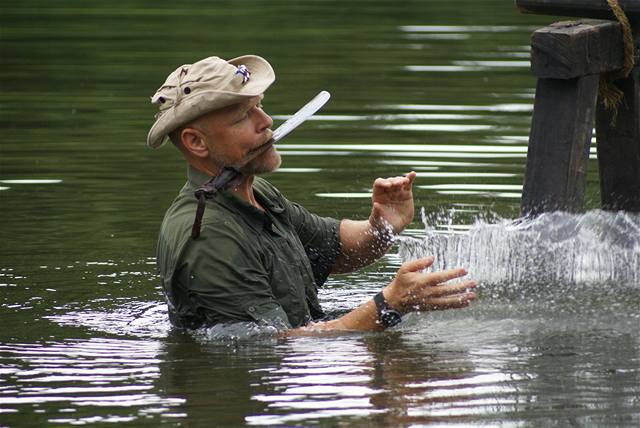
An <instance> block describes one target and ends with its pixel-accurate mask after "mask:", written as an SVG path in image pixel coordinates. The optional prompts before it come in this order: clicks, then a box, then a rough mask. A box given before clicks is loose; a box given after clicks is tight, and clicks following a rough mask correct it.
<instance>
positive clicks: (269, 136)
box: [249, 129, 273, 155]
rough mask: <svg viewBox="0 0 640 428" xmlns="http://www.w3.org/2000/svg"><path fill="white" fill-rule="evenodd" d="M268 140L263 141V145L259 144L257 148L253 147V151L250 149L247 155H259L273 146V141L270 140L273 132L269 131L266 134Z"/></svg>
mask: <svg viewBox="0 0 640 428" xmlns="http://www.w3.org/2000/svg"><path fill="white" fill-rule="evenodd" d="M267 135H268V138H267V141H265V142H264V143H262V144H260V145H259V146H258V147H255V148H253V149H251V150H250V151H249V154H250V155H252V154H254V153H260V152H261V151H262V150H264V149H266V148H268V147H270V146H272V145H273V140H272V139H271V136H272V135H273V132H272V131H271V130H270V129H269V130H268V132H267Z"/></svg>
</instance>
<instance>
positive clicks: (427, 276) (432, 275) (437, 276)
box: [420, 268, 467, 285]
mask: <svg viewBox="0 0 640 428" xmlns="http://www.w3.org/2000/svg"><path fill="white" fill-rule="evenodd" d="M466 274H467V270H466V269H465V268H455V269H448V270H443V271H439V272H425V273H423V275H424V278H422V279H421V280H420V282H421V283H424V284H425V285H437V284H441V283H443V282H447V281H450V280H452V279H455V278H460V277H463V276H465V275H466Z"/></svg>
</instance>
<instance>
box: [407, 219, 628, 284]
mask: <svg viewBox="0 0 640 428" xmlns="http://www.w3.org/2000/svg"><path fill="white" fill-rule="evenodd" d="M430 220H433V219H429V218H427V216H425V215H424V214H423V221H424V224H425V232H426V233H425V236H424V237H423V238H422V239H416V238H403V239H401V240H400V247H399V255H400V257H401V258H402V260H403V261H407V260H411V259H415V258H418V257H424V256H427V255H435V256H436V261H435V263H434V268H435V269H446V268H452V267H456V266H464V267H466V268H467V269H468V270H469V273H470V275H471V276H472V277H474V278H476V279H478V280H479V281H480V282H481V283H484V284H532V285H542V284H546V285H548V284H553V285H554V287H563V286H564V287H572V288H573V289H575V286H577V285H582V286H593V285H602V284H614V285H615V289H616V290H617V291H621V290H622V289H634V290H637V289H638V288H640V215H638V214H631V213H625V212H605V211H599V210H595V211H590V212H587V213H585V214H569V213H564V212H554V213H546V214H543V215H541V216H539V217H537V218H533V219H527V218H525V219H516V220H506V219H495V220H493V221H492V222H487V221H486V219H484V218H483V219H480V220H476V222H475V223H474V224H473V225H472V226H471V227H470V228H469V229H468V231H465V232H464V233H460V232H459V229H452V228H451V227H447V226H446V224H449V225H450V224H451V223H452V221H451V218H449V221H446V220H447V219H444V220H445V221H444V223H445V226H444V228H443V227H436V226H433V225H432V224H430V223H431V221H430ZM439 220H440V222H441V223H442V221H441V220H442V219H439ZM443 229H444V230H443ZM456 231H457V232H456Z"/></svg>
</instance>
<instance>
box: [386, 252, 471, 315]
mask: <svg viewBox="0 0 640 428" xmlns="http://www.w3.org/2000/svg"><path fill="white" fill-rule="evenodd" d="M433 260H434V258H433V257H425V258H422V259H417V260H412V261H409V262H406V263H403V264H402V266H401V267H400V269H399V270H398V273H397V275H396V277H395V278H394V279H393V281H391V284H389V285H388V286H386V287H385V289H384V296H385V299H386V300H387V302H388V304H389V305H390V306H391V307H392V308H393V309H395V310H397V311H400V312H401V313H407V312H413V311H433V310H442V309H455V308H464V307H465V306H468V305H469V303H471V301H472V300H474V299H475V298H476V295H475V293H474V292H473V289H474V288H475V287H476V285H477V282H476V281H475V280H470V279H464V280H463V279H461V278H462V277H463V276H465V275H466V274H467V271H466V270H465V269H463V268H456V269H449V270H443V271H437V272H424V271H423V270H424V269H426V268H428V267H429V266H431V265H432V264H433ZM458 278H460V280H459V281H452V282H450V281H451V280H454V279H458Z"/></svg>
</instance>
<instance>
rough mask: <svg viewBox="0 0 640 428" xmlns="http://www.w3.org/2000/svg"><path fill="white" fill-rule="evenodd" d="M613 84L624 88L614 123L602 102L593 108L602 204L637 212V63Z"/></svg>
mask: <svg viewBox="0 0 640 428" xmlns="http://www.w3.org/2000/svg"><path fill="white" fill-rule="evenodd" d="M636 40H637V41H640V37H638V38H637V39H636ZM616 85H617V86H618V87H619V88H620V89H622V90H623V91H624V100H623V102H622V104H621V105H620V107H619V109H618V113H617V116H616V118H615V125H613V124H612V119H613V118H612V113H611V112H610V111H609V110H607V109H605V108H604V106H603V105H602V104H601V103H598V108H597V110H596V141H597V149H598V166H599V170H600V190H601V199H602V207H603V208H604V209H608V210H625V211H634V212H640V65H636V66H635V67H634V69H633V70H632V71H631V74H630V75H629V77H627V78H626V79H623V80H618V81H617V82H616Z"/></svg>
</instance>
